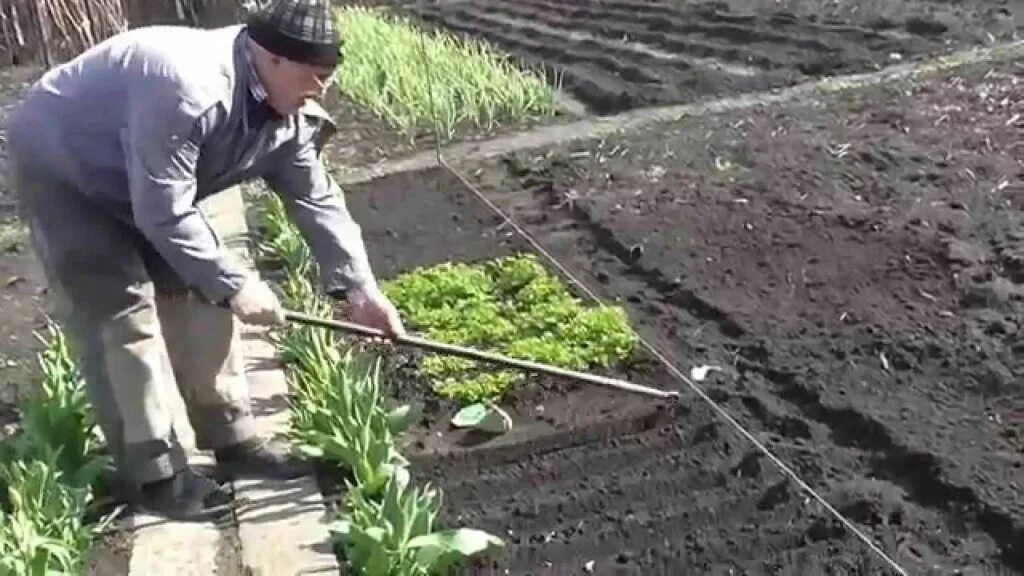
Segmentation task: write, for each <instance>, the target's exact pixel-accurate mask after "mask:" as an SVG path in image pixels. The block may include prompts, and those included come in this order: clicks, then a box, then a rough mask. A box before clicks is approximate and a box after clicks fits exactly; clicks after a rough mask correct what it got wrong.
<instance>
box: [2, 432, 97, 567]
mask: <svg viewBox="0 0 1024 576" xmlns="http://www.w3.org/2000/svg"><path fill="white" fill-rule="evenodd" d="M57 455H58V453H57V451H54V452H51V453H50V455H49V458H48V459H46V460H33V461H24V460H16V461H14V462H9V463H6V464H4V465H2V466H0V478H2V479H3V482H4V483H5V484H7V487H8V488H7V491H8V500H9V502H10V509H11V511H10V512H9V513H4V512H3V511H2V510H0V574H18V575H25V576H28V575H33V576H35V575H39V576H44V575H46V576H51V575H54V574H67V575H71V574H79V573H80V568H81V566H82V562H83V560H84V558H85V556H86V555H87V553H88V551H89V548H90V546H91V532H90V529H89V527H88V526H87V525H86V524H85V522H84V521H83V518H84V515H85V509H86V505H87V503H88V501H89V490H88V488H87V487H79V486H74V485H73V484H72V483H71V482H70V481H68V480H67V479H66V477H65V476H64V474H63V473H62V471H61V467H60V464H59V463H58V462H57Z"/></svg>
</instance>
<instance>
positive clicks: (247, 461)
mask: <svg viewBox="0 0 1024 576" xmlns="http://www.w3.org/2000/svg"><path fill="white" fill-rule="evenodd" d="M214 453H215V455H216V456H217V477H218V478H220V479H222V480H230V479H235V478H238V477H240V476H247V477H262V478H273V479H277V480H290V479H292V478H298V477H300V476H306V475H308V474H312V473H313V466H312V464H310V463H309V462H306V461H304V460H302V459H301V458H298V457H297V456H294V455H292V454H291V450H290V449H289V446H288V443H287V442H284V441H282V440H277V439H274V438H267V437H259V436H257V437H253V438H250V439H249V440H244V441H242V442H239V443H238V444H233V445H231V446H226V447H224V448H218V449H216V450H215V451H214Z"/></svg>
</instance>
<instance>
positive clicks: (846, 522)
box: [420, 4, 907, 576]
mask: <svg viewBox="0 0 1024 576" xmlns="http://www.w3.org/2000/svg"><path fill="white" fill-rule="evenodd" d="M421 6H422V4H421ZM425 37H426V35H425V34H424V35H422V36H421V41H420V56H421V60H422V62H423V66H424V70H425V71H426V73H427V75H426V76H427V91H428V92H429V96H430V98H429V100H430V111H431V115H432V119H433V122H434V137H435V140H434V150H435V152H436V154H437V162H438V165H440V166H441V167H442V168H444V169H445V170H447V171H448V172H449V173H451V174H452V175H453V176H455V177H456V178H458V179H459V180H460V181H461V182H462V183H463V185H465V186H466V187H467V188H469V189H470V190H471V191H472V192H473V194H474V195H475V196H476V197H477V198H478V199H480V201H481V202H483V203H484V204H485V205H486V206H487V207H488V208H490V209H491V210H492V211H493V212H494V213H495V214H497V215H498V216H500V217H501V218H502V219H503V220H504V221H505V223H506V224H508V225H509V226H511V227H512V228H513V229H514V230H515V231H516V232H517V233H519V235H520V236H522V237H523V239H525V240H526V241H527V242H529V243H530V245H531V246H533V248H534V249H535V250H537V252H539V253H540V254H541V255H542V256H543V257H544V258H545V259H547V260H548V261H549V262H550V263H551V264H552V265H553V266H555V267H556V268H558V270H559V271H561V272H562V274H563V275H565V277H566V278H568V279H569V280H570V281H571V282H572V283H573V284H575V285H576V286H577V287H578V288H579V289H580V290H582V291H583V292H584V293H586V295H587V296H588V297H589V298H591V299H592V300H593V301H594V302H596V303H598V304H600V305H601V306H607V304H605V302H604V301H603V300H602V299H601V298H600V297H598V296H597V294H595V293H594V291H593V290H591V289H590V288H589V287H588V286H587V285H586V284H584V283H583V281H582V280H580V279H578V278H577V277H576V276H575V275H573V274H572V272H570V271H569V270H568V269H567V268H566V267H565V266H563V265H562V263H561V262H559V261H558V259H557V258H555V257H554V256H553V255H552V254H551V253H549V252H548V251H547V250H546V249H545V248H544V246H542V245H541V244H540V242H539V241H537V240H536V239H534V237H533V236H532V235H530V233H529V232H527V231H526V230H524V229H523V228H522V227H521V226H519V224H517V223H516V222H515V221H514V220H512V218H511V217H510V216H509V215H507V214H505V212H504V211H503V210H502V209H501V208H499V207H498V206H497V205H496V204H494V202H492V201H491V200H490V199H489V198H487V196H486V195H485V194H484V193H483V192H482V191H481V190H480V189H479V188H477V187H476V186H475V185H474V184H473V183H472V182H470V181H469V179H468V178H466V177H465V176H463V175H462V173H461V172H459V171H458V170H456V169H455V168H454V167H452V166H451V165H450V164H448V162H447V161H446V160H445V159H444V155H443V154H442V153H441V136H440V130H439V123H438V118H437V107H436V106H435V104H434V102H435V100H434V83H433V80H434V79H433V69H432V68H431V66H430V64H429V62H428V61H427V58H426V40H425ZM637 339H638V341H639V342H640V343H641V344H642V345H643V346H644V347H645V348H646V349H647V351H648V352H650V353H651V354H652V355H654V357H656V358H657V359H658V360H659V361H660V362H661V363H662V364H664V365H665V367H666V368H667V369H668V370H669V372H671V373H672V374H673V375H674V376H675V377H676V378H678V379H679V380H681V381H682V382H683V383H685V384H686V385H687V386H688V387H689V388H690V389H691V390H692V391H693V392H694V393H696V394H697V395H698V396H700V398H701V399H702V400H704V402H706V403H707V404H708V405H709V406H711V408H712V409H713V410H714V411H715V412H716V413H717V414H718V415H719V416H720V417H721V418H722V419H723V420H725V421H726V422H728V423H729V425H731V426H732V427H733V428H735V429H736V431H737V432H739V433H740V434H741V435H742V436H743V437H744V438H746V439H747V441H749V442H750V443H751V444H753V445H754V446H755V447H756V448H757V449H758V450H759V451H761V453H762V454H764V455H765V456H767V457H768V459H769V460H771V461H772V462H773V463H775V465H776V466H778V467H779V469H780V470H782V471H783V473H785V474H786V475H787V476H789V478H790V479H791V480H793V481H794V482H796V483H797V484H798V485H799V486H800V487H801V488H802V489H803V490H804V491H805V492H807V493H808V494H809V495H810V496H811V497H812V498H814V499H815V500H816V501H817V502H818V503H819V504H821V505H822V506H823V507H824V508H825V509H826V510H827V511H828V512H829V513H830V514H832V516H834V517H835V518H836V519H837V520H839V522H841V523H842V524H843V525H844V526H845V527H846V528H847V529H848V530H850V532H852V533H853V534H855V535H856V536H857V537H858V538H859V539H860V540H862V541H863V542H864V544H866V545H867V546H868V548H869V549H871V551H873V552H874V553H875V554H877V555H878V556H879V557H880V558H881V559H882V560H884V561H885V562H886V563H887V564H889V566H890V567H891V568H892V569H893V570H896V572H897V573H898V574H900V575H901V576H907V571H906V570H904V569H903V567H902V566H900V565H899V563H897V562H896V561H895V560H894V559H893V558H891V557H890V556H889V555H888V554H886V552H885V551H884V550H882V549H881V548H880V547H879V546H878V545H877V544H875V543H874V542H873V541H872V540H871V538H869V537H868V536H867V534H865V533H864V532H862V531H861V530H860V529H859V528H857V526H856V525H854V523H853V522H852V521H850V520H849V519H847V518H846V517H845V516H844V515H843V514H842V513H841V512H839V510H837V509H836V508H835V507H833V506H832V505H831V504H829V503H828V501H827V500H825V498H824V497H822V496H821V495H820V494H818V492H817V491H816V490H815V489H814V488H812V487H811V486H810V485H809V484H808V483H807V482H805V481H804V480H803V479H802V478H800V476H799V475H798V474H797V473H796V472H795V471H793V469H791V468H790V467H789V466H788V465H787V464H786V463H785V462H783V461H782V459H781V458H779V457H778V456H776V455H775V454H774V453H773V452H772V451H771V450H769V449H768V447H767V446H765V445H764V444H763V443H762V442H761V441H760V440H758V439H757V438H756V437H755V436H754V435H753V434H752V433H751V432H749V431H748V430H747V429H746V428H745V427H744V426H743V425H742V424H740V423H739V422H738V421H737V420H736V419H735V418H733V416H732V415H731V414H729V412H728V411H727V410H726V409H725V408H723V407H722V406H720V405H719V404H718V403H717V402H715V401H714V400H713V399H712V398H711V397H710V396H708V394H707V393H706V392H705V391H704V390H703V389H702V388H701V387H700V386H698V385H697V384H696V382H694V381H692V380H691V379H690V378H689V377H687V376H686V375H685V374H684V373H683V372H682V371H680V370H679V368H677V367H676V366H675V364H674V363H672V362H671V361H670V360H669V359H668V358H666V357H665V355H664V354H662V353H661V352H660V351H659V350H658V349H657V348H655V347H654V345H653V344H651V343H650V342H648V341H647V339H646V338H644V337H643V335H642V334H639V333H638V334H637Z"/></svg>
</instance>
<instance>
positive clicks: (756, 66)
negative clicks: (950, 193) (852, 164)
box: [404, 0, 1024, 114]
mask: <svg viewBox="0 0 1024 576" xmlns="http://www.w3.org/2000/svg"><path fill="white" fill-rule="evenodd" d="M812 4H813V6H811V5H812ZM404 9H406V10H408V11H409V12H411V13H412V14H414V15H416V16H417V17H418V18H420V19H421V20H422V21H423V22H425V23H427V24H429V25H436V26H440V27H443V28H447V29H449V30H452V31H455V32H457V33H459V34H463V35H466V36H471V37H476V38H483V39H486V40H487V41H489V42H491V43H493V44H495V45H496V46H498V47H500V48H501V49H503V50H505V51H507V52H509V53H510V54H512V55H513V56H515V57H517V58H519V59H521V60H522V61H523V62H525V63H526V64H528V65H531V66H534V67H543V68H545V69H547V70H549V71H550V72H551V77H552V78H553V79H554V78H555V77H556V76H557V78H559V79H560V81H561V82H562V83H563V85H564V86H565V87H566V89H567V90H568V91H570V92H571V93H572V94H573V95H574V96H575V98H577V99H578V100H580V101H581V102H583V103H584V104H586V105H587V106H588V107H589V108H590V109H591V110H592V111H593V112H595V113H598V114H607V113H615V112H620V111H623V110H627V109H631V108H637V107H641V106H650V105H663V104H673V103H682V102H689V101H693V100H697V99H702V98H704V97H708V96H723V95H727V94H735V93H737V92H745V91H750V90H766V89H770V88H777V87H782V86H787V85H791V84H795V83H798V82H801V81H805V80H808V79H810V78H815V77H819V76H822V75H836V74H846V73H852V72H861V71H868V70H872V69H875V68H878V67H882V66H886V65H888V64H891V63H893V62H896V61H898V60H903V59H907V58H916V57H921V56H925V55H935V54H938V53H942V52H944V51H945V50H947V49H949V48H951V47H960V46H963V45H966V44H974V43H979V42H988V41H990V40H992V39H1007V38H1011V37H1013V35H1014V34H1015V33H1016V32H1018V31H1019V30H1020V29H1021V25H1022V24H1021V20H1020V19H1021V17H1022V16H1024V2H1021V1H1020V0H974V1H971V2H955V3H954V2H932V1H907V2H893V1H891V0H887V1H879V0H874V1H869V2H829V3H821V2H813V3H812V2H804V1H797V0H791V1H787V2H779V1H777V0H721V1H702V2H674V1H668V2H664V1H663V2H644V1H638V0H586V1H583V2H565V1H562V0H515V1H506V0H465V1H458V2H447V1H433V2H417V3H414V4H409V5H407V6H406V7H405V8H404Z"/></svg>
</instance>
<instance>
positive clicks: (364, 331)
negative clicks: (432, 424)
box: [285, 311, 679, 398]
mask: <svg viewBox="0 0 1024 576" xmlns="http://www.w3.org/2000/svg"><path fill="white" fill-rule="evenodd" d="M285 318H286V319H287V320H289V321H291V322H298V323H300V324H307V325H310V326H319V327H322V328H329V329H331V330H339V331H342V332H348V333H350V334H358V335H360V336H365V337H367V338H381V339H384V340H390V341H392V342H396V343H398V344H404V345H408V346H415V347H417V348H423V349H425V350H430V351H433V352H439V353H442V354H448V355H450V356H460V357H463V358H469V359H472V360H482V361H484V362H490V363H492V364H498V365H503V366H510V367H514V368H520V369H522V370H527V371H530V372H540V373H544V374H550V375H553V376H561V377H564V378H571V379H573V380H580V381H583V382H589V383H591V384H599V385H601V386H608V387H611V388H616V389H619V390H625V391H627V392H633V393H636V394H644V395H647V396H655V397H658V398H678V397H679V392H678V391H675V390H659V389H658V388H652V387H650V386H642V385H640V384H634V383H632V382H629V381H626V380H620V379H618V378H608V377H606V376H601V375H599V374H590V373H587V372H578V371H576V370H568V369H565V368H560V367H558V366H551V365H549V364H541V363H539V362H532V361H529V360H520V359H518V358H510V357H508V356H502V355H501V354H495V353H492V352H485V351H483V350H476V349H473V348H466V347H464V346H457V345H454V344H447V343H444V342H436V341H433V340H427V339H424V338H418V337H415V336H398V337H395V338H391V337H389V336H388V335H387V334H386V333H385V332H383V331H381V330H377V329H376V328H370V327H368V326H363V325H361V324H354V323H352V322H345V321H342V320H329V319H326V318H318V317H316V316H310V315H308V314H302V313H300V312H292V311H285Z"/></svg>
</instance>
